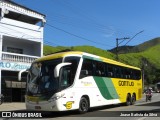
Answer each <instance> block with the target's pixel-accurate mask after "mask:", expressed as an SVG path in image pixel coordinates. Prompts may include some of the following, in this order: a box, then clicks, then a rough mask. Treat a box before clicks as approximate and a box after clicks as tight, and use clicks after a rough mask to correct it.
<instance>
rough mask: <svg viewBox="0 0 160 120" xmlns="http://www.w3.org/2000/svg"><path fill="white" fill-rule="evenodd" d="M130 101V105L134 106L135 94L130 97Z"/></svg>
mask: <svg viewBox="0 0 160 120" xmlns="http://www.w3.org/2000/svg"><path fill="white" fill-rule="evenodd" d="M131 100H132V101H131V104H132V105H134V104H135V102H136V95H135V94H133V95H132V98H131Z"/></svg>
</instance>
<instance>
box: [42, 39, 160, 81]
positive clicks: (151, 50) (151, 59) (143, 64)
mask: <svg viewBox="0 0 160 120" xmlns="http://www.w3.org/2000/svg"><path fill="white" fill-rule="evenodd" d="M126 49H130V52H129V53H128V50H127V51H123V54H119V61H121V62H123V63H126V64H129V65H133V66H137V67H140V68H144V72H145V80H146V81H147V83H146V84H153V83H157V82H160V55H159V51H160V38H155V39H153V40H150V41H147V42H145V43H143V44H140V45H137V46H134V47H133V46H132V47H127V48H125V47H123V50H126ZM63 50H72V51H83V52H87V53H91V54H95V55H99V56H103V57H107V58H110V59H113V60H115V58H116V56H115V54H114V53H111V52H109V51H106V50H102V49H100V48H96V47H93V46H72V47H63V46H57V47H52V46H47V45H45V46H44V55H48V54H52V53H55V52H58V51H63ZM131 51H132V52H131Z"/></svg>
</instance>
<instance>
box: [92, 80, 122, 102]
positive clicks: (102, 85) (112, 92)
mask: <svg viewBox="0 0 160 120" xmlns="http://www.w3.org/2000/svg"><path fill="white" fill-rule="evenodd" d="M93 78H94V80H95V82H96V84H97V86H98V88H99V91H100V92H101V94H102V96H103V97H104V98H105V99H107V100H110V99H118V98H119V96H118V94H117V91H116V89H115V87H114V85H113V83H112V80H111V78H104V77H93Z"/></svg>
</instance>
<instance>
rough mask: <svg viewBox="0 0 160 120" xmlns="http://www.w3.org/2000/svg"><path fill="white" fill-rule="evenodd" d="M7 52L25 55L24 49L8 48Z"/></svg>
mask: <svg viewBox="0 0 160 120" xmlns="http://www.w3.org/2000/svg"><path fill="white" fill-rule="evenodd" d="M7 52H11V53H18V54H23V49H20V48H12V47H7Z"/></svg>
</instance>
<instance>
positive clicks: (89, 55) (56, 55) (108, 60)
mask: <svg viewBox="0 0 160 120" xmlns="http://www.w3.org/2000/svg"><path fill="white" fill-rule="evenodd" d="M72 55H73V56H82V57H84V58H88V59H94V60H97V61H102V62H106V63H110V64H115V65H119V66H124V67H128V68H133V69H138V70H140V68H138V67H134V66H131V65H127V64H124V63H121V62H118V61H115V60H112V59H109V58H105V57H100V56H97V55H93V54H90V53H86V52H81V51H68V52H60V53H55V54H51V55H47V56H43V57H41V58H38V59H36V60H35V62H40V61H45V60H51V59H57V58H63V57H65V56H72Z"/></svg>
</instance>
